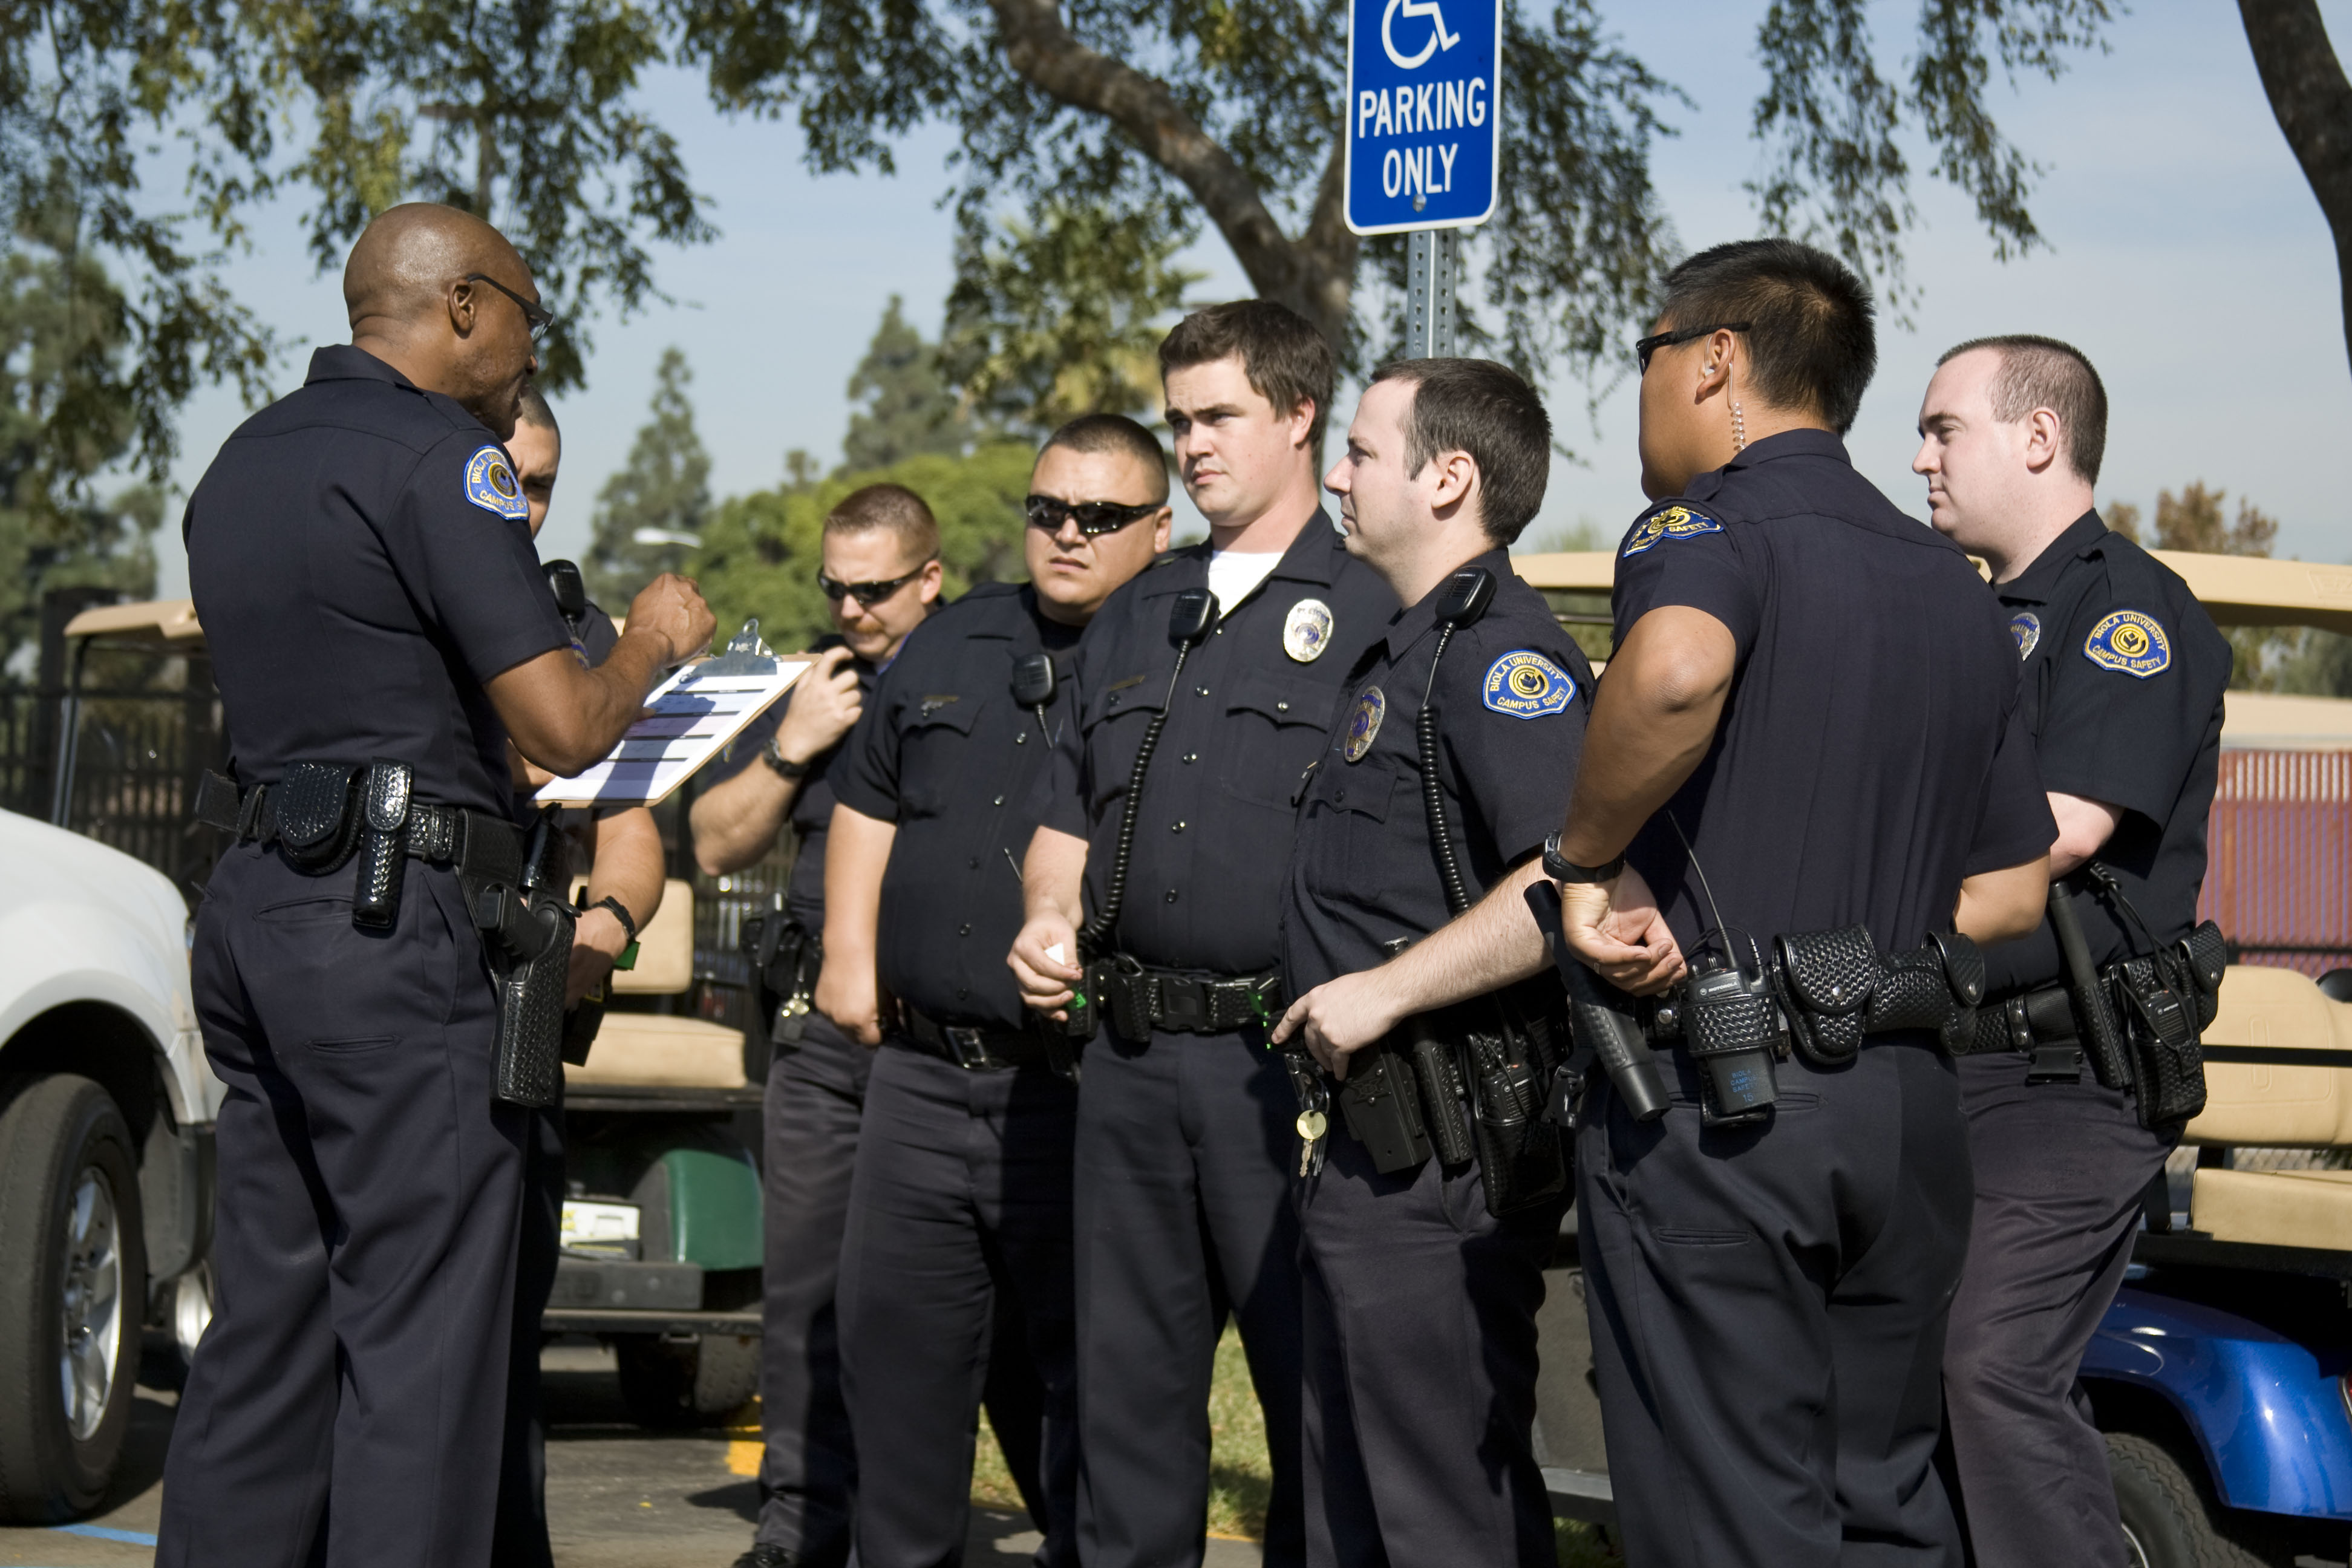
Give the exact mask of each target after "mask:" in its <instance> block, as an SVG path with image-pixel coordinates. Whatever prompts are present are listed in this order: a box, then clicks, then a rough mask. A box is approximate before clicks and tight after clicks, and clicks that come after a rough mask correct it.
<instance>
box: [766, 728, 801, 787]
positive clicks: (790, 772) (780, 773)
mask: <svg viewBox="0 0 2352 1568" xmlns="http://www.w3.org/2000/svg"><path fill="white" fill-rule="evenodd" d="M760 760H761V762H763V763H767V764H768V765H769V766H770V767H772V768H773V769H775V770H776V776H777V777H778V778H780V779H791V780H793V782H794V783H798V782H799V781H800V780H802V779H804V778H806V777H808V771H809V765H808V764H807V763H788V762H786V761H784V754H783V752H780V751H778V750H776V738H775V737H774V736H773V735H771V736H769V737H768V743H767V745H766V746H765V747H764V748H762V749H761V752H760Z"/></svg>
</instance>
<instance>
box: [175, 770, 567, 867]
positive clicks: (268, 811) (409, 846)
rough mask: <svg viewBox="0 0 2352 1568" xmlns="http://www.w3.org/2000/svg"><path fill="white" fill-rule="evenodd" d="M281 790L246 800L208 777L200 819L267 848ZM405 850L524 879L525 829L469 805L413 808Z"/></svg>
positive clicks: (273, 837) (201, 786)
mask: <svg viewBox="0 0 2352 1568" xmlns="http://www.w3.org/2000/svg"><path fill="white" fill-rule="evenodd" d="M276 794H277V789H276V786H274V785H271V784H255V785H253V786H252V787H251V788H250V789H247V790H246V791H244V792H243V793H242V794H241V795H240V794H239V793H238V790H237V787H236V784H233V783H231V782H230V781H229V780H227V779H225V778H223V777H221V775H220V774H218V773H211V772H207V773H205V774H204V775H203V777H202V779H201V780H200V781H199V782H198V784H197V786H196V806H195V811H194V817H195V820H197V821H198V822H201V823H203V824H204V825H205V826H207V827H217V828H219V829H220V830H221V831H222V832H224V833H227V834H230V835H233V836H234V837H235V838H236V841H237V842H238V843H240V844H259V845H262V846H264V847H268V846H269V845H271V844H275V843H276V842H277V841H278V803H277V801H276V799H275V798H274V797H275V795H276ZM407 828H408V830H407V839H406V845H405V848H406V851H407V854H408V856H409V858H411V859H416V860H425V861H430V862H433V863H435V864H436V865H446V866H450V867H454V868H456V869H457V870H458V871H459V872H461V873H463V874H465V875H466V876H467V877H470V878H473V879H478V880H480V881H485V882H499V883H504V884H507V885H509V886H512V885H513V884H514V883H516V882H517V881H519V880H520V879H521V876H522V860H523V839H524V834H523V830H522V829H521V828H520V826H516V824H514V823H513V822H511V821H509V819H507V818H506V817H503V816H493V815H492V814H491V813H489V812H486V811H477V810H474V809H473V808H472V807H470V806H463V805H435V804H433V803H431V802H428V801H419V800H412V801H410V802H409V803H408V818H407Z"/></svg>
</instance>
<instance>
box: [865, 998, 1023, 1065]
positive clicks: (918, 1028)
mask: <svg viewBox="0 0 2352 1568" xmlns="http://www.w3.org/2000/svg"><path fill="white" fill-rule="evenodd" d="M898 1043H899V1044H901V1045H905V1046H908V1047H912V1048H914V1049H916V1050H918V1051H920V1052H922V1053H923V1054H924V1055H925V1056H927V1057H937V1058H939V1059H940V1060H941V1061H943V1062H946V1063H948V1064H949V1065H950V1066H953V1067H960V1068H963V1070H964V1071H966V1072H1010V1071H1012V1070H1013V1068H1025V1067H1029V1066H1032V1065H1034V1063H1037V1062H1042V1061H1044V1060H1045V1041H1044V1040H1042V1039H1040V1038H1038V1037H1036V1036H1035V1035H1034V1034H1031V1033H1030V1032H1029V1031H1028V1030H1026V1029H998V1028H991V1027H988V1026H982V1025H964V1024H942V1023H940V1021H939V1020H938V1019H936V1018H931V1017H927V1016H924V1015H923V1014H920V1013H918V1012H916V1011H915V1010H914V1009H913V1008H912V1007H909V1008H908V1009H907V1028H906V1032H905V1033H904V1034H902V1035H900V1036H899V1037H898Z"/></svg>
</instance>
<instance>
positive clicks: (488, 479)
mask: <svg viewBox="0 0 2352 1568" xmlns="http://www.w3.org/2000/svg"><path fill="white" fill-rule="evenodd" d="M466 499H467V500H469V501H472V502H473V503H474V504H475V505H476V506H478V507H480V508H481V509H482V510H484V511H488V512H496V513H497V514H498V515H499V516H500V517H502V518H505V519H506V520H507V521H509V522H520V521H522V520H523V519H524V518H527V517H529V516H530V502H529V501H526V500H523V499H522V486H521V485H520V484H518V483H516V482H515V477H514V470H513V469H512V468H509V467H507V455H506V454H505V453H504V452H501V451H499V449H498V448H497V447H482V448H481V449H480V450H478V451H477V452H476V453H475V454H474V455H473V456H472V457H470V458H467V459H466Z"/></svg>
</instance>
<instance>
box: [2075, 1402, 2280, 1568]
mask: <svg viewBox="0 0 2352 1568" xmlns="http://www.w3.org/2000/svg"><path fill="white" fill-rule="evenodd" d="M2106 1439H2107V1470H2108V1473H2109V1474H2110V1475H2112V1476H2113V1477H2114V1478H2115V1483H2116V1512H2118V1513H2119V1514H2121V1515H2122V1516H2123V1524H2124V1531H2125V1534H2126V1537H2127V1538H2128V1544H2129V1546H2131V1547H2137V1556H2136V1557H2131V1558H2130V1559H2129V1560H2130V1561H2131V1562H2132V1563H2133V1564H2134V1568H2139V1565H2140V1564H2142V1563H2144V1564H2145V1565H2146V1568H2290V1565H2291V1564H2293V1563H2294V1549H2293V1548H2292V1547H2291V1546H2289V1545H2287V1543H2286V1542H2284V1541H2283V1540H2273V1539H2270V1538H2269V1533H2268V1532H2267V1531H2260V1530H2259V1529H2258V1528H2256V1527H2254V1526H2253V1525H2252V1522H2251V1521H2245V1520H2243V1519H2242V1518H2241V1517H2239V1516H2236V1515H2234V1514H2232V1513H2231V1510H2226V1509H2222V1508H2221V1507H2219V1506H2218V1505H2216V1504H2215V1503H2213V1502H2212V1501H2210V1500H2209V1499H2208V1498H2207V1497H2206V1495H2205V1489H2204V1488H2203V1487H2202V1486H2200V1484H2199V1483H2198V1482H2197V1480H2196V1479H2193V1478H2192V1477H2191V1476H2190V1475H2189V1471H2188V1469H2187V1468H2185V1467H2183V1466H2182V1464H2181V1463H2180V1461H2179V1459H2178V1458H2175V1457H2174V1456H2173V1453H2172V1451H2171V1450H2170V1449H2169V1448H2167V1447H2164V1445H2162V1444H2161V1443H2158V1442H2156V1441H2154V1440H2153V1439H2151V1438H2147V1437H2142V1436H2137V1435H2136V1434H2133V1433H2128V1432H2110V1433H2108V1434H2106Z"/></svg>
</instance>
